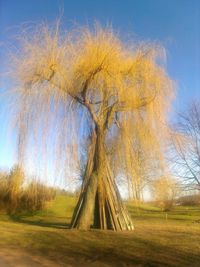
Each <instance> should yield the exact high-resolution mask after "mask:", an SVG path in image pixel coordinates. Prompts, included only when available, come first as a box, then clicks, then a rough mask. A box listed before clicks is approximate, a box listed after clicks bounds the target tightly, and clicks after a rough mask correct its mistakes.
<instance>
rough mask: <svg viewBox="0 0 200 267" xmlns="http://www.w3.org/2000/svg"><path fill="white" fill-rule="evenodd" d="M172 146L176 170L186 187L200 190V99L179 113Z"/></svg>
mask: <svg viewBox="0 0 200 267" xmlns="http://www.w3.org/2000/svg"><path fill="white" fill-rule="evenodd" d="M172 147H173V152H172V155H173V158H172V161H173V165H174V171H175V172H176V174H177V176H178V177H179V178H180V179H181V181H182V182H183V184H184V188H185V189H189V190H191V189H193V190H194V189H198V190H200V101H199V102H198V101H194V102H193V103H192V104H191V105H190V107H189V108H188V110H186V111H185V112H183V113H181V114H179V115H178V123H177V124H176V125H175V131H174V133H173V135H172Z"/></svg>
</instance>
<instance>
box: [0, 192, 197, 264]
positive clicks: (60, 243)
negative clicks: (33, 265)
mask: <svg viewBox="0 0 200 267" xmlns="http://www.w3.org/2000/svg"><path fill="white" fill-rule="evenodd" d="M75 203H76V199H74V198H73V197H69V196H58V197H56V199H55V201H53V202H51V203H49V204H48V206H47V208H46V210H44V211H40V212H37V213H35V214H34V215H32V216H31V215H30V214H26V215H23V216H21V217H20V216H19V217H18V218H17V217H16V218H12V219H11V218H9V217H8V216H7V215H5V214H4V215H3V214H2V215H0V232H1V238H0V248H5V247H7V248H11V249H12V250H13V249H17V250H22V251H26V252H28V253H29V254H31V255H40V256H42V257H43V258H45V259H49V260H51V261H52V262H53V263H54V264H55V266H67V265H65V264H71V266H83V267H86V266H100V267H101V266H122V267H123V266H181V267H182V266H199V262H200V224H198V223H196V222H195V221H196V220H197V219H200V207H198V206H196V207H181V206H176V207H174V209H173V210H172V211H170V212H168V213H167V214H168V216H167V218H166V212H162V211H161V210H160V209H159V208H157V207H153V206H151V205H147V204H140V205H131V204H130V203H129V206H128V208H129V211H130V213H131V216H132V218H133V220H134V225H135V231H133V232H119V233H115V232H113V231H99V230H91V231H77V230H69V229H67V228H68V224H69V222H70V218H71V215H72V211H73V207H74V206H75Z"/></svg>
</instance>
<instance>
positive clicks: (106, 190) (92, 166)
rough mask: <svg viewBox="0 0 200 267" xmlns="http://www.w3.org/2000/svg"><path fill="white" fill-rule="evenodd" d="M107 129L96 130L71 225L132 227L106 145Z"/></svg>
mask: <svg viewBox="0 0 200 267" xmlns="http://www.w3.org/2000/svg"><path fill="white" fill-rule="evenodd" d="M104 142H105V131H102V130H100V129H99V128H97V129H96V131H95V132H94V133H93V137H92V144H91V148H90V150H89V156H88V162H87V166H86V171H85V175H84V180H83V186H82V190H81V194H80V197H79V200H78V203H77V205H76V208H75V210H74V214H73V217H72V223H71V227H72V228H77V229H83V230H86V229H89V228H91V227H93V228H98V229H113V230H116V231H117V230H133V229H134V227H133V224H132V221H131V218H130V217H129V215H128V212H127V210H126V209H125V207H124V204H123V202H122V200H121V197H120V194H119V191H118V188H117V185H116V183H115V180H114V178H113V176H112V172H111V170H110V166H109V163H108V160H107V158H106V151H105V147H104Z"/></svg>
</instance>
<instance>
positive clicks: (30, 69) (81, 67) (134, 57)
mask: <svg viewBox="0 0 200 267" xmlns="http://www.w3.org/2000/svg"><path fill="white" fill-rule="evenodd" d="M21 39H22V46H21V48H22V49H21V52H20V53H19V54H18V55H17V57H16V59H15V62H16V64H15V66H16V68H15V74H16V78H17V79H18V81H19V82H20V86H19V88H20V90H19V94H18V97H19V98H18V103H20V107H21V111H20V110H18V114H19V128H20V131H19V135H20V139H19V141H20V142H19V143H20V144H21V147H23V148H24V147H25V146H26V144H27V143H28V141H27V138H28V137H30V135H31V134H32V133H33V130H32V129H34V132H35V131H36V130H38V131H39V133H41V135H43V136H44V135H46V136H51V139H52V140H51V143H53V137H55V136H56V140H59V143H60V144H61V148H62V150H63V151H64V152H65V153H66V146H65V138H66V136H64V135H65V133H66V129H70V130H71V136H72V135H73V131H72V129H73V127H72V125H76V127H77V128H78V129H80V125H84V131H86V129H87V132H88V134H87V135H86V134H85V135H84V131H83V128H82V130H81V131H79V135H80V134H82V137H83V139H82V144H84V142H85V143H87V144H88V148H87V149H86V150H85V151H86V152H85V157H86V164H85V168H84V171H82V173H83V177H82V189H81V192H80V197H79V200H78V203H77V206H76V208H75V211H74V215H73V218H72V222H71V227H75V228H79V229H88V228H90V226H91V223H92V224H93V227H96V228H100V229H108V228H109V229H114V230H127V229H129V230H130V229H133V224H132V221H131V218H130V217H129V215H128V213H127V211H126V209H125V207H124V204H123V202H122V200H121V197H120V194H119V191H118V187H117V183H116V179H115V178H117V177H119V176H123V177H132V175H133V168H132V166H133V165H134V162H132V164H126V163H127V162H128V161H130V160H132V159H130V158H129V155H130V153H131V150H130V147H134V142H133V140H134V139H136V140H137V142H138V144H139V145H140V146H141V150H142V151H145V149H146V148H148V149H147V150H146V151H150V148H151V153H152V154H154V155H156V159H157V158H159V160H160V161H162V149H161V147H160V145H161V143H160V140H161V137H162V138H164V136H165V133H166V127H165V118H166V111H167V110H168V107H169V104H170V102H171V98H172V95H173V86H172V82H171V80H170V79H169V77H168V76H167V74H166V72H165V70H164V68H163V66H162V65H161V64H159V63H158V62H160V61H159V60H157V59H158V58H159V56H160V54H161V52H162V51H164V50H163V49H162V48H160V47H159V46H158V45H157V46H156V45H152V44H150V43H144V42H143V43H140V44H139V43H138V44H133V45H128V44H126V43H124V42H122V41H121V40H120V38H119V37H118V36H117V35H116V34H114V32H113V31H112V29H110V28H107V29H102V28H101V27H100V26H97V27H95V29H94V31H91V30H90V29H88V28H85V29H84V28H81V29H80V30H79V29H76V30H75V31H72V32H68V33H65V34H64V35H62V34H60V31H59V27H58V26H57V27H56V29H54V30H51V29H49V28H48V26H43V27H42V28H41V27H39V28H38V29H37V31H36V32H34V33H32V34H28V33H26V34H25V35H24V36H22V37H21ZM15 94H16V93H15ZM56 112H57V113H56ZM55 114H59V115H58V116H57V117H56V120H55V122H54V124H51V125H53V127H54V129H55V131H54V132H53V133H52V129H51V134H49V132H48V126H49V122H50V121H52V118H55ZM42 116H43V117H42ZM41 117H42V118H44V117H45V119H44V124H43V127H42V126H41V120H40V119H41ZM80 118H81V119H82V123H80ZM68 119H69V120H68ZM41 127H42V129H43V130H41ZM136 128H137V131H138V133H137V134H136V131H135V129H136ZM84 138H85V140H84ZM117 140H118V141H119V140H120V142H117ZM26 142H27V143H26ZM66 143H67V145H68V147H69V144H68V143H69V142H66ZM74 144H75V145H74ZM111 144H112V148H113V150H112V149H111ZM40 145H41V143H40ZM79 146H80V143H79V142H78V141H77V140H76V138H74V139H73V143H72V144H71V148H70V153H71V157H73V156H74V154H73V151H74V150H77V149H79V150H80V147H79ZM115 148H118V149H117V150H116V149H115ZM157 148H159V149H157ZM71 149H72V150H71ZM111 150H112V151H111ZM20 151H21V150H20ZM59 155H60V154H59ZM113 155H114V156H115V161H112V156H113ZM143 155H145V153H143ZM146 155H147V153H146ZM75 157H76V159H77V158H78V157H79V153H76V156H75ZM57 161H58V162H62V161H61V158H60V156H59V157H58V159H57ZM64 162H66V161H64ZM111 162H112V164H111ZM140 164H142V162H141V163H140ZM64 168H66V165H65V166H64ZM134 177H136V176H134ZM126 179H128V182H130V183H132V181H133V179H136V178H130V179H129V178H126ZM93 217H94V219H93V222H92V218H93Z"/></svg>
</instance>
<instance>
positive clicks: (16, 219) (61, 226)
mask: <svg viewBox="0 0 200 267" xmlns="http://www.w3.org/2000/svg"><path fill="white" fill-rule="evenodd" d="M28 218H30V217H28V216H21V215H10V219H11V220H12V221H14V222H18V223H24V224H28V225H35V226H40V227H52V228H55V229H69V228H70V224H69V223H63V222H57V221H50V222H47V221H44V220H42V219H37V220H35V219H34V220H30V219H28ZM67 220H69V218H67V217H66V221H67Z"/></svg>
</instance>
